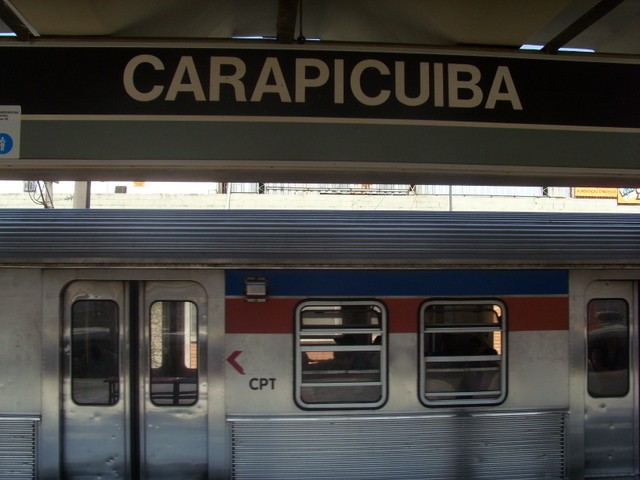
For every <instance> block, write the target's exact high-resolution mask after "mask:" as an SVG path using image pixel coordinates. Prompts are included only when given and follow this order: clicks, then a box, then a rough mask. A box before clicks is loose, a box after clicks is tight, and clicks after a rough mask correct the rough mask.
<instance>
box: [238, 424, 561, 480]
mask: <svg viewBox="0 0 640 480" xmlns="http://www.w3.org/2000/svg"><path fill="white" fill-rule="evenodd" d="M230 425H231V431H232V438H233V447H232V448H233V478H234V479H236V480H249V479H256V480H258V479H260V480H268V479H278V480H286V479H296V480H298V479H301V478H304V479H326V478H339V479H342V480H347V479H349V480H350V479H369V480H370V479H394V480H397V479H411V480H415V479H434V480H446V479H487V480H495V479H513V480H523V479H527V478H546V479H552V478H554V479H562V478H565V454H566V452H565V443H566V438H565V413H563V412H539V413H535V414H526V413H510V414H474V415H468V416H433V417H406V416H403V417H397V418H392V417H387V418H375V417H366V418H358V417H350V418H315V419H243V420H239V419H234V420H231V421H230Z"/></svg>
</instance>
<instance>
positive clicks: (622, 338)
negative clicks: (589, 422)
mask: <svg viewBox="0 0 640 480" xmlns="http://www.w3.org/2000/svg"><path fill="white" fill-rule="evenodd" d="M587 315H588V323H587V350H588V352H587V353H588V370H587V371H588V374H587V389H588V391H589V395H591V396H592V397H624V396H625V395H626V394H627V393H628V392H629V306H628V305H627V302H626V301H625V300H621V299H595V300H591V301H590V302H589V306H588V314H587Z"/></svg>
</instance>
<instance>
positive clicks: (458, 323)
mask: <svg viewBox="0 0 640 480" xmlns="http://www.w3.org/2000/svg"><path fill="white" fill-rule="evenodd" d="M505 313H506V312H505V307H504V305H503V304H502V303H500V302H495V301H460V302H453V301H434V302H428V303H426V304H424V305H423V306H422V309H421V314H420V332H421V335H420V358H421V362H420V391H421V400H422V401H423V402H424V403H425V404H426V405H429V406H444V405H475V404H497V403H500V402H502V401H503V400H504V398H505V395H506V378H505V374H506V343H505V341H504V332H505V331H506V319H505V316H506V315H505Z"/></svg>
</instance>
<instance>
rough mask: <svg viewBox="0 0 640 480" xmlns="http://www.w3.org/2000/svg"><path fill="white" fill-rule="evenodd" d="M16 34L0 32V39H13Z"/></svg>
mask: <svg viewBox="0 0 640 480" xmlns="http://www.w3.org/2000/svg"><path fill="white" fill-rule="evenodd" d="M15 36H16V34H15V33H13V32H0V37H15Z"/></svg>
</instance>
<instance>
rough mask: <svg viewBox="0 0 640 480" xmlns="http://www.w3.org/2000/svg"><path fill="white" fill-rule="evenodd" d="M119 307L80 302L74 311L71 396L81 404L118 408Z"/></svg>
mask: <svg viewBox="0 0 640 480" xmlns="http://www.w3.org/2000/svg"><path fill="white" fill-rule="evenodd" d="M118 338H119V336H118V305H117V304H116V303H115V302H113V301H110V300H79V301H77V302H75V303H74V304H73V307H72V309H71V397H72V398H73V401H74V402H75V403H77V404H78V405H115V404H116V403H117V402H118V397H119V392H118V385H119V384H120V376H119V370H120V367H119V366H120V359H119V341H118Z"/></svg>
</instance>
